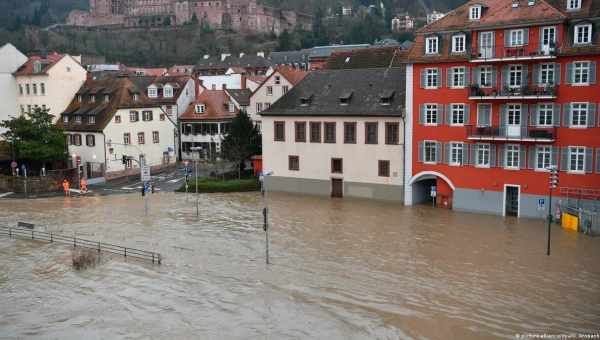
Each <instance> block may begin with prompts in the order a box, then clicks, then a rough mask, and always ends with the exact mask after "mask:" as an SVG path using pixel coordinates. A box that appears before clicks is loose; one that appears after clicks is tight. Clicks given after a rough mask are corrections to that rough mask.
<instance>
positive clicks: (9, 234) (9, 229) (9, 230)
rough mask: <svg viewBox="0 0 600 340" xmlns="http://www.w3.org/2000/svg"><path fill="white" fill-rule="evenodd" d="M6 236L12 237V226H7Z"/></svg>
mask: <svg viewBox="0 0 600 340" xmlns="http://www.w3.org/2000/svg"><path fill="white" fill-rule="evenodd" d="M8 237H9V238H12V228H8Z"/></svg>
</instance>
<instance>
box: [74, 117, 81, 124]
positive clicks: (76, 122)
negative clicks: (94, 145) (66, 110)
mask: <svg viewBox="0 0 600 340" xmlns="http://www.w3.org/2000/svg"><path fill="white" fill-rule="evenodd" d="M75 124H81V116H75Z"/></svg>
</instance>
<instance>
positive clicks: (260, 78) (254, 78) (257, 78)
mask: <svg viewBox="0 0 600 340" xmlns="http://www.w3.org/2000/svg"><path fill="white" fill-rule="evenodd" d="M246 79H247V80H250V81H253V82H255V83H257V84H262V83H263V82H264V81H265V80H266V79H267V77H265V76H250V77H246Z"/></svg>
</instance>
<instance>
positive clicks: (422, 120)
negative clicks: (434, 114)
mask: <svg viewBox="0 0 600 340" xmlns="http://www.w3.org/2000/svg"><path fill="white" fill-rule="evenodd" d="M419 110H420V111H419V124H421V125H423V124H425V105H423V104H421V105H419Z"/></svg>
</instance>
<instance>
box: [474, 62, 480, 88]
mask: <svg viewBox="0 0 600 340" xmlns="http://www.w3.org/2000/svg"><path fill="white" fill-rule="evenodd" d="M472 83H473V85H477V86H481V67H475V68H473V79H472Z"/></svg>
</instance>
